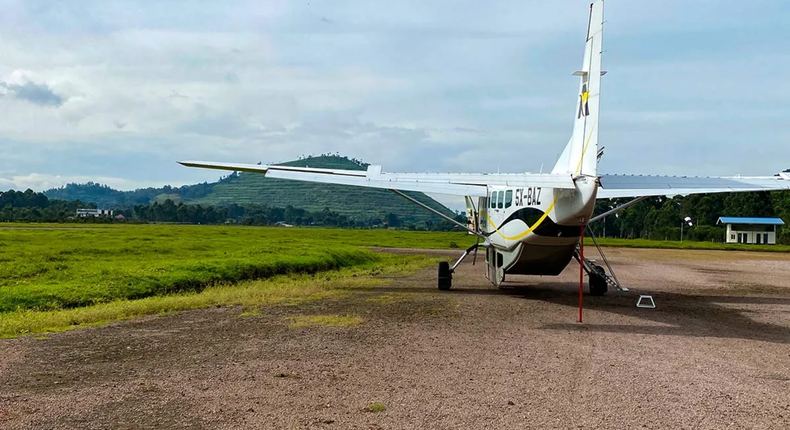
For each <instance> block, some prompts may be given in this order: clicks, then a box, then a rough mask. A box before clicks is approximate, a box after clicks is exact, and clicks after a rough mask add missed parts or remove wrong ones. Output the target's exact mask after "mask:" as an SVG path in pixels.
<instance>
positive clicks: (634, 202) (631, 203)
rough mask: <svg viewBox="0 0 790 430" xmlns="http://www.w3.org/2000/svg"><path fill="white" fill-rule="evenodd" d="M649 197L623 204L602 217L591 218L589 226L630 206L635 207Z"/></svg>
mask: <svg viewBox="0 0 790 430" xmlns="http://www.w3.org/2000/svg"><path fill="white" fill-rule="evenodd" d="M648 197H649V196H642V197H637V198H635V199H633V200H631V201H630V202H628V203H623V204H622V205H620V206H618V207H616V208H614V209H612V210H609V211H606V212H604V213H602V214H600V215H597V216H594V217H592V218H590V221H589V222H588V223H587V224H589V223H591V222H595V221H598V220H602V219H604V218H606V217H608V216H609V215H612V214H614V213H617V212H620V211H621V210H623V209H625V208H627V207H629V206H633V205H635V204H637V203H639V202H641V201H642V200H644V199H646V198H648Z"/></svg>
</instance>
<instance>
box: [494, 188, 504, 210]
mask: <svg viewBox="0 0 790 430" xmlns="http://www.w3.org/2000/svg"><path fill="white" fill-rule="evenodd" d="M504 202H505V192H504V191H500V192H499V198H498V200H497V202H496V207H497V208H499V209H502V203H504Z"/></svg>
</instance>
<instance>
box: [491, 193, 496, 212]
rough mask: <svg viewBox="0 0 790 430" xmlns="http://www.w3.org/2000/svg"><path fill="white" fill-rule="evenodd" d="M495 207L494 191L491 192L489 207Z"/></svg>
mask: <svg viewBox="0 0 790 430" xmlns="http://www.w3.org/2000/svg"><path fill="white" fill-rule="evenodd" d="M495 208H496V191H495V192H493V193H491V209H495Z"/></svg>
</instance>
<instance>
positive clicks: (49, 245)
mask: <svg viewBox="0 0 790 430" xmlns="http://www.w3.org/2000/svg"><path fill="white" fill-rule="evenodd" d="M469 240H470V239H469V238H468V237H467V236H464V235H463V234H459V233H446V234H442V233H428V234H426V233H421V232H408V231H375V230H356V231H350V230H339V229H288V228H254V227H250V228H245V227H218V226H217V227H214V226H165V225H136V226H110V227H98V228H79V229H45V230H42V229H5V230H0V262H2V264H1V265H0V312H9V311H15V310H18V309H36V310H53V309H64V308H73V307H79V306H86V305H91V304H97V303H105V302H108V301H111V300H116V299H138V298H143V297H148V296H153V295H165V294H173V293H180V292H190V291H191V292H194V291H200V290H202V289H203V288H205V287H207V286H210V285H215V284H220V283H233V282H238V281H242V280H247V279H265V278H269V277H272V276H275V275H282V274H288V273H315V272H320V271H326V270H334V269H339V268H343V267H352V266H358V265H361V264H365V263H374V262H377V261H379V260H380V259H381V257H380V256H379V255H377V254H376V253H373V252H371V251H368V250H366V249H364V248H363V247H362V246H363V245H372V246H385V247H387V246H389V247H393V246H410V247H425V248H442V247H444V248H447V247H449V246H450V243H451V242H453V241H458V242H463V244H464V245H466V242H465V241H469Z"/></svg>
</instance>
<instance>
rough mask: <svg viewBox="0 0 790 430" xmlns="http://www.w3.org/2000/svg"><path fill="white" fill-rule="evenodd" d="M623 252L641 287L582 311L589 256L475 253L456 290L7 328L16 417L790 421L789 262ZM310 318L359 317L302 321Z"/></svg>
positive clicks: (380, 423) (52, 420) (269, 424)
mask: <svg viewBox="0 0 790 430" xmlns="http://www.w3.org/2000/svg"><path fill="white" fill-rule="evenodd" d="M401 252H408V251H401ZM458 254H459V253H458V252H452V253H447V256H448V259H450V258H452V257H455V256H457V255H458ZM607 255H608V257H609V258H610V260H611V262H612V263H613V264H614V268H615V272H616V274H617V275H618V277H619V278H620V280H621V281H622V282H623V283H624V284H625V285H626V286H628V287H630V288H631V291H630V292H628V293H618V292H610V293H609V294H607V296H605V297H588V296H585V298H584V305H585V309H584V323H582V324H579V323H578V322H577V319H578V276H579V275H578V266H577V265H576V264H575V263H573V264H571V265H570V266H569V267H568V268H567V269H566V271H565V272H564V273H563V274H562V275H561V276H559V277H544V278H540V277H512V279H510V281H511V282H509V284H510V285H509V287H508V288H507V289H503V290H497V289H494V288H492V287H491V286H490V285H489V284H488V282H487V281H486V279H485V277H484V274H483V271H484V270H483V269H484V266H483V265H480V264H478V265H477V266H474V267H473V266H472V264H471V259H469V260H467V262H465V263H464V264H462V265H461V266H460V268H459V272H458V273H456V275H455V279H454V287H453V290H452V291H449V292H439V291H438V290H437V289H436V288H435V285H436V278H435V277H436V269H435V268H431V269H426V270H423V271H421V272H419V273H417V274H415V275H410V276H401V277H394V278H393V279H392V282H391V283H390V284H388V285H386V286H382V287H377V288H375V289H371V290H365V291H362V290H360V291H354V292H353V293H351V294H350V295H349V296H348V297H345V298H342V299H336V298H335V299H326V300H321V301H313V302H307V303H303V304H300V305H298V306H285V305H282V306H269V307H263V308H261V310H260V313H259V314H254V313H253V314H252V315H248V316H240V314H241V313H242V312H241V310H240V309H234V308H212V309H204V310H197V311H188V312H182V313H179V314H176V315H167V316H157V317H149V318H143V319H138V320H133V321H124V322H118V323H113V324H110V325H105V326H101V327H92V328H86V329H80V330H74V331H71V332H65V333H59V334H50V335H47V336H46V337H47V338H46V339H43V340H41V339H36V338H34V337H26V338H20V339H7V340H0V428H4V429H6V428H7V429H27V428H36V429H50V428H51V429H55V428H57V429H60V428H95V429H132V428H191V429H201V428H228V429H236V428H272V429H275V428H276V429H279V428H282V429H290V428H294V429H302V428H310V429H402V428H422V429H477V428H492V429H494V428H508V429H510V428H512V429H524V428H540V429H543V428H562V429H568V428H585V429H601V428H613V429H614V428H616V429H632V428H651V429H665V428H670V429H674V428H678V429H680V428H685V429H697V428H699V429H725V428H726V429H734V428H749V429H787V428H790V255H788V254H781V253H755V252H732V251H730V252H727V251H679V250H647V249H620V248H609V249H608V252H607ZM478 263H479V262H478ZM640 294H652V295H653V297H654V299H655V301H656V304H657V308H656V309H638V308H636V307H635V303H636V300H637V297H638V296H639V295H640ZM305 315H307V316H310V315H350V316H353V317H358V318H356V319H354V318H352V319H349V320H348V321H349V322H347V324H346V325H347V326H341V327H328V326H324V325H320V324H319V325H307V326H304V327H292V326H291V324H292V323H293V322H294V321H298V320H295V319H293V318H292V317H299V316H305Z"/></svg>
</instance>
